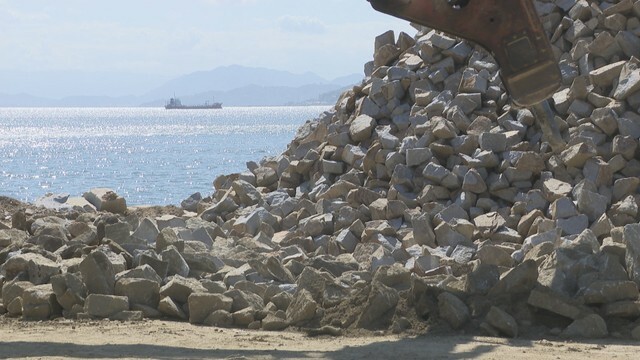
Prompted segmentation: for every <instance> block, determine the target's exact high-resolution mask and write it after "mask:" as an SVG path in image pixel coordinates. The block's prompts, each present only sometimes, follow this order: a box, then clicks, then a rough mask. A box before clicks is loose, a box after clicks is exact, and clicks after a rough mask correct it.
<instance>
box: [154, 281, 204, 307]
mask: <svg viewBox="0 0 640 360" xmlns="http://www.w3.org/2000/svg"><path fill="white" fill-rule="evenodd" d="M206 292H207V289H206V288H205V287H204V286H202V284H200V282H198V281H197V280H195V279H188V278H184V277H182V276H173V277H172V278H171V280H169V282H167V283H166V284H165V285H163V286H162V287H161V288H160V295H161V296H162V297H167V296H168V297H170V298H171V299H173V300H174V301H176V302H178V303H181V304H184V303H186V302H187V300H188V299H189V296H190V295H191V294H192V293H206Z"/></svg>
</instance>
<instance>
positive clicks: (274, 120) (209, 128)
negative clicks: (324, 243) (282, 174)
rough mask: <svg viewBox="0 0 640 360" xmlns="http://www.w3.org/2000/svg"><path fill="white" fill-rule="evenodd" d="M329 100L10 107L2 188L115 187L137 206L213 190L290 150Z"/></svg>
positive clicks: (0, 120) (2, 122)
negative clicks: (188, 106)
mask: <svg viewBox="0 0 640 360" xmlns="http://www.w3.org/2000/svg"><path fill="white" fill-rule="evenodd" d="M329 108H330V107H328V106H309V107H236V108H224V109H220V110H165V109H163V108H0V195H3V196H10V197H13V198H16V199H19V200H22V201H34V200H35V199H37V198H38V197H40V196H43V195H45V194H46V193H55V194H58V193H69V194H71V196H81V195H82V193H84V192H85V191H88V190H90V189H91V188H95V187H107V188H111V189H113V190H115V191H116V192H117V193H118V194H119V195H121V196H123V197H125V198H126V199H127V203H128V204H130V205H142V204H152V205H166V204H179V203H180V201H182V200H183V199H185V198H187V197H188V196H189V195H191V194H193V193H195V192H201V193H202V195H203V196H207V195H209V194H210V193H211V192H212V190H213V189H212V185H211V184H212V182H213V180H214V179H215V178H216V177H217V176H218V175H221V174H229V173H233V172H241V171H245V170H246V162H247V161H256V162H258V161H259V160H261V159H262V158H264V157H265V156H273V155H278V154H280V153H282V152H283V151H284V150H285V149H286V146H287V144H288V143H289V142H290V141H291V140H292V139H293V137H294V135H295V132H296V130H297V129H298V128H299V127H300V126H301V125H302V124H304V123H305V122H306V121H307V120H312V119H315V118H317V117H318V116H320V115H321V114H322V113H323V112H324V111H326V110H329Z"/></svg>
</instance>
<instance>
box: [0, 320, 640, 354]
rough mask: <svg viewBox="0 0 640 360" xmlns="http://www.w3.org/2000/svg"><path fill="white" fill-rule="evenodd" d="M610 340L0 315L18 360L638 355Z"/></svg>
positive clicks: (4, 346) (7, 344)
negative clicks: (323, 331)
mask: <svg viewBox="0 0 640 360" xmlns="http://www.w3.org/2000/svg"><path fill="white" fill-rule="evenodd" d="M639 350H640V346H639V345H637V343H636V345H634V344H633V343H625V342H618V341H615V340H607V341H595V342H579V343H577V342H564V341H562V340H535V341H532V340H526V339H516V340H507V339H499V338H486V337H470V336H418V337H406V336H394V335H379V336H378V335H375V334H371V335H367V336H358V337H337V338H334V337H329V336H320V337H308V336H307V335H305V334H302V333H292V332H263V331H247V330H236V329H218V328H211V327H201V326H193V325H190V324H188V323H178V322H167V321H158V320H153V321H152V320H148V321H146V320H145V321H142V322H137V323H123V322H118V321H108V320H105V321H85V322H80V321H70V320H64V319H62V320H55V321H49V322H23V321H21V320H16V319H6V318H4V319H1V320H0V358H2V359H6V358H10V359H18V358H31V359H103V358H118V359H140V358H150V359H336V360H337V359H392V358H395V359H402V360H404V359H499V360H504V359H585V358H593V359H637V358H638V351H639Z"/></svg>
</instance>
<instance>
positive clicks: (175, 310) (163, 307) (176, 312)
mask: <svg viewBox="0 0 640 360" xmlns="http://www.w3.org/2000/svg"><path fill="white" fill-rule="evenodd" d="M158 311H159V312H160V313H162V314H164V315H166V316H168V317H170V318H174V319H180V320H187V319H188V318H189V317H188V316H187V314H185V312H184V311H183V310H182V309H181V308H180V307H178V305H177V304H176V303H175V302H174V301H173V300H172V299H171V298H170V297H168V296H167V297H165V298H162V299H161V300H160V302H159V303H158Z"/></svg>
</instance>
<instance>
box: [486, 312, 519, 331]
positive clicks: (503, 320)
mask: <svg viewBox="0 0 640 360" xmlns="http://www.w3.org/2000/svg"><path fill="white" fill-rule="evenodd" d="M485 321H486V322H487V323H488V324H489V325H491V326H493V327H494V328H496V329H497V330H498V331H499V332H501V333H502V334H504V335H506V336H508V337H511V338H514V337H517V336H518V323H517V322H516V320H515V319H514V318H513V316H511V315H509V314H508V313H507V312H505V311H504V310H502V309H500V308H498V307H495V306H492V307H491V309H489V313H487V317H486V318H485Z"/></svg>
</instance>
